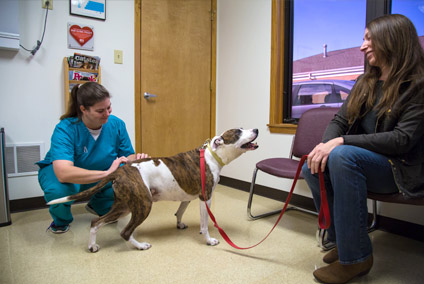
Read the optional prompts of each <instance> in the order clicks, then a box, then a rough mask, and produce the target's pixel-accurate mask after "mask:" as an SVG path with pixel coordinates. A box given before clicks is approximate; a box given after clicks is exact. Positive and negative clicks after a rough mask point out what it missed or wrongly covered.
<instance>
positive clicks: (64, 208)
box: [38, 165, 114, 226]
mask: <svg viewBox="0 0 424 284" xmlns="http://www.w3.org/2000/svg"><path fill="white" fill-rule="evenodd" d="M38 182H39V183H40V186H41V189H42V190H43V191H44V199H45V200H46V201H47V202H49V201H51V200H53V199H57V198H61V197H65V196H68V195H72V194H76V193H78V192H80V191H83V190H86V189H89V188H90V187H92V186H94V185H95V183H93V184H83V185H80V184H73V183H61V182H60V181H59V180H58V179H57V177H56V175H55V173H54V171H53V165H48V166H46V167H44V168H41V169H40V170H39V171H38ZM113 202H114V194H113V189H112V183H108V184H107V185H106V186H105V187H103V188H102V189H101V190H100V191H99V192H98V193H96V194H94V195H93V196H92V197H91V199H90V202H89V204H90V206H91V207H92V208H93V209H94V211H96V212H97V214H99V215H104V214H106V213H107V212H109V211H110V209H111V207H112V204H113ZM72 203H74V202H73V201H71V202H67V203H61V204H54V205H50V207H49V212H50V215H51V216H52V218H53V221H54V223H55V224H56V225H57V226H65V225H69V224H70V223H71V222H72V221H73V220H74V218H73V217H72V212H71V204H72Z"/></svg>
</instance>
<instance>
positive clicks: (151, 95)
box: [144, 92, 157, 100]
mask: <svg viewBox="0 0 424 284" xmlns="http://www.w3.org/2000/svg"><path fill="white" fill-rule="evenodd" d="M156 97H157V96H156V95H153V94H150V93H148V92H145V93H144V98H145V99H146V100H148V99H150V98H156Z"/></svg>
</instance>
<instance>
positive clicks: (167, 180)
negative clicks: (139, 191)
mask: <svg viewBox="0 0 424 284" xmlns="http://www.w3.org/2000/svg"><path fill="white" fill-rule="evenodd" d="M132 166H133V167H136V168H137V169H138V170H139V172H140V175H141V178H142V179H143V182H144V183H145V185H146V186H147V188H148V189H149V190H150V192H151V194H152V198H153V201H155V202H156V201H160V200H169V201H190V200H193V199H195V198H197V196H196V195H190V194H187V193H186V192H185V191H184V190H183V189H182V188H181V187H180V186H179V185H178V182H177V181H176V179H175V177H174V175H173V174H172V172H171V171H170V170H169V169H168V167H167V166H166V165H165V164H164V163H163V162H160V163H159V164H158V165H155V163H154V162H153V161H146V162H141V163H138V164H132Z"/></svg>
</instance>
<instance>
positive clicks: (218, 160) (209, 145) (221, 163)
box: [205, 141, 225, 167]
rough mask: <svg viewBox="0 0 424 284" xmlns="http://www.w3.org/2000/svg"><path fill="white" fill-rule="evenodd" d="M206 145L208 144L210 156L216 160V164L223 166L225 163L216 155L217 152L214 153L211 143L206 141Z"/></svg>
mask: <svg viewBox="0 0 424 284" xmlns="http://www.w3.org/2000/svg"><path fill="white" fill-rule="evenodd" d="M205 144H206V143H205ZM207 146H208V149H209V152H211V154H212V156H213V157H214V158H215V160H216V161H217V162H218V164H219V165H220V166H221V167H223V166H225V163H224V162H223V161H222V159H221V158H220V157H219V156H218V154H217V153H215V152H214V151H213V150H212V147H211V143H210V141H207Z"/></svg>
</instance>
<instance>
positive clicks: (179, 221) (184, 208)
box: [175, 201, 190, 230]
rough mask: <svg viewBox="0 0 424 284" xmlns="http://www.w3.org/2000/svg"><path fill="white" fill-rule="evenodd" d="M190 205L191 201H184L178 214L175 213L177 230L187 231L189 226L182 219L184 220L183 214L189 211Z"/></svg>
mask: <svg viewBox="0 0 424 284" xmlns="http://www.w3.org/2000/svg"><path fill="white" fill-rule="evenodd" d="M189 204H190V201H182V202H181V204H180V207H178V210H177V213H175V216H177V228H178V229H181V230H183V229H186V228H187V225H186V224H184V223H182V222H181V219H182V218H183V214H184V212H185V210H186V209H187V206H188V205H189Z"/></svg>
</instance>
